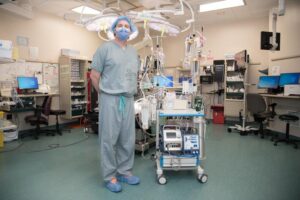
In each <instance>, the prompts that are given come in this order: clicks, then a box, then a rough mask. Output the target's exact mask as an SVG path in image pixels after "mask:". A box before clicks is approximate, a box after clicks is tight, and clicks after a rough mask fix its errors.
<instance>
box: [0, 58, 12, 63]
mask: <svg viewBox="0 0 300 200" xmlns="http://www.w3.org/2000/svg"><path fill="white" fill-rule="evenodd" d="M15 61H16V60H14V59H11V58H0V64H6V63H13V62H15Z"/></svg>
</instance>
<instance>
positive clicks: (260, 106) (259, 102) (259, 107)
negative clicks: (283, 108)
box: [246, 93, 267, 114]
mask: <svg viewBox="0 0 300 200" xmlns="http://www.w3.org/2000/svg"><path fill="white" fill-rule="evenodd" d="M246 98H247V99H246V101H247V109H248V111H249V112H250V113H252V114H257V113H261V112H264V111H266V109H267V106H266V102H265V100H264V98H263V97H262V96H261V95H260V94H255V93H248V94H247V95H246Z"/></svg>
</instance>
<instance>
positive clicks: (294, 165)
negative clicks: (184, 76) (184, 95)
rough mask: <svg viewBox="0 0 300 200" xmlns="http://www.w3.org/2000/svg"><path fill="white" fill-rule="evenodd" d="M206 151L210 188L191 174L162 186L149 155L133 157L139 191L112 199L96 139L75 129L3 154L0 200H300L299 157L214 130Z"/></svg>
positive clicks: (126, 190) (175, 174)
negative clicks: (101, 165)
mask: <svg viewBox="0 0 300 200" xmlns="http://www.w3.org/2000/svg"><path fill="white" fill-rule="evenodd" d="M205 144H206V157H207V158H206V160H205V161H204V162H203V166H204V169H205V172H206V173H207V174H208V182H207V183H205V184H201V183H199V182H198V181H197V179H196V175H195V172H194V171H168V172H166V173H165V175H166V177H167V180H168V183H167V184H166V185H159V184H158V183H157V182H156V176H155V164H154V161H152V160H151V159H150V154H151V153H153V150H151V151H150V153H146V154H145V155H144V156H142V155H140V154H136V157H135V166H134V170H133V173H134V174H135V175H137V176H140V178H141V184H140V185H138V186H129V185H126V184H122V186H123V191H122V192H121V193H118V194H115V193H111V192H109V191H108V190H107V189H106V188H105V187H104V185H103V183H102V181H101V174H100V169H99V165H100V164H99V160H100V154H99V150H98V149H99V148H98V139H97V135H95V134H92V133H90V134H87V135H86V134H84V133H83V129H80V128H78V129H73V130H72V132H71V133H64V134H63V136H41V137H40V139H39V140H33V139H31V138H30V137H27V138H25V139H23V140H22V141H20V140H19V141H15V142H10V143H6V144H5V147H4V148H2V149H0V151H1V153H0V200H109V199H118V200H120V199H121V200H127V199H128V200H135V199H138V200H148V199H149V200H150V199H151V200H155V199H157V200H160V199H163V200H177V199H184V200H188V199H193V200H299V199H300V149H298V150H296V149H294V148H293V147H292V146H287V145H286V144H279V145H278V146H277V147H275V146H273V143H272V142H271V141H270V139H269V138H265V139H261V138H259V137H258V136H255V135H248V136H240V135H239V134H237V133H234V132H233V133H228V132H227V127H226V126H223V125H213V124H209V125H208V130H207V135H206V143H205Z"/></svg>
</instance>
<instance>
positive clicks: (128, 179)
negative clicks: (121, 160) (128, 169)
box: [117, 175, 140, 185]
mask: <svg viewBox="0 0 300 200" xmlns="http://www.w3.org/2000/svg"><path fill="white" fill-rule="evenodd" d="M117 179H118V181H120V182H123V183H127V184H129V185H137V184H139V183H140V178H139V177H137V176H132V175H131V176H125V175H120V176H117Z"/></svg>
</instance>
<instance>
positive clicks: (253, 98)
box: [246, 93, 277, 138]
mask: <svg viewBox="0 0 300 200" xmlns="http://www.w3.org/2000/svg"><path fill="white" fill-rule="evenodd" d="M246 98H247V109H248V111H249V112H250V113H251V114H252V116H253V117H254V121H255V122H258V123H259V130H258V133H259V134H260V136H261V138H264V137H265V134H264V125H263V122H264V121H265V120H267V119H270V118H274V116H275V115H276V113H275V106H276V105H277V104H276V103H272V104H270V105H268V107H271V111H268V110H267V105H266V102H265V100H264V98H263V97H262V96H261V95H260V94H255V93H248V94H247V96H246Z"/></svg>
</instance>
